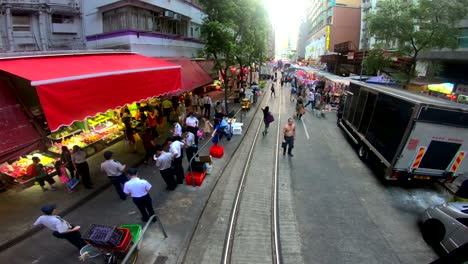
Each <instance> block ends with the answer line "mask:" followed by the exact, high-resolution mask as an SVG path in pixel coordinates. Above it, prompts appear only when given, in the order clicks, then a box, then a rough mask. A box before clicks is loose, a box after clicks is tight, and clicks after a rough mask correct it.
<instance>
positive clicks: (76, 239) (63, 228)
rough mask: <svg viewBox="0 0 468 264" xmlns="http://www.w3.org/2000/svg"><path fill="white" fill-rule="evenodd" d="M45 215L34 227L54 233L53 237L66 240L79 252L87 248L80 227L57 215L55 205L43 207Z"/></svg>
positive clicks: (40, 217) (38, 219)
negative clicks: (43, 228)
mask: <svg viewBox="0 0 468 264" xmlns="http://www.w3.org/2000/svg"><path fill="white" fill-rule="evenodd" d="M41 211H42V212H43V213H44V215H41V216H39V218H37V220H36V222H34V225H35V226H36V225H43V226H45V227H47V228H48V229H50V230H52V231H54V232H53V233H52V235H53V236H54V237H56V238H60V239H66V240H68V242H70V243H71V244H72V245H74V246H75V247H76V248H77V249H78V250H80V249H81V248H83V247H84V246H86V242H85V241H84V240H83V239H82V238H81V233H80V226H74V225H72V224H70V223H69V222H67V221H65V220H64V219H62V218H61V217H60V216H58V215H57V209H56V207H55V205H53V204H46V205H44V206H42V207H41Z"/></svg>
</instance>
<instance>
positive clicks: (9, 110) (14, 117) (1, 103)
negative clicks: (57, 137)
mask: <svg viewBox="0 0 468 264" xmlns="http://www.w3.org/2000/svg"><path fill="white" fill-rule="evenodd" d="M10 88H11V87H9V85H8V84H7V83H6V82H5V81H4V80H3V79H0V124H1V125H0V138H1V139H2V140H0V163H3V162H4V161H7V160H11V159H14V158H17V157H19V156H21V155H23V154H26V153H29V152H31V151H33V150H35V149H38V148H39V147H40V145H41V142H40V140H41V136H40V135H39V132H38V131H37V130H36V129H35V128H34V126H33V125H32V123H31V122H30V120H29V119H28V117H27V116H26V113H25V112H24V111H23V109H22V108H21V106H20V105H19V104H18V102H17V101H16V98H15V96H14V95H13V94H12V92H11V91H12V90H11V89H10Z"/></svg>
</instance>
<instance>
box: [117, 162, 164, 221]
mask: <svg viewBox="0 0 468 264" xmlns="http://www.w3.org/2000/svg"><path fill="white" fill-rule="evenodd" d="M127 173H128V177H130V180H128V181H127V182H125V184H124V188H123V191H124V193H125V194H127V195H130V196H131V197H132V200H133V203H134V204H135V205H136V207H137V208H138V210H140V213H141V221H143V222H148V220H149V219H150V217H151V216H153V215H154V210H153V200H152V199H151V196H150V195H149V193H148V192H149V190H151V187H152V186H151V184H150V183H149V182H148V181H147V180H145V179H141V178H139V177H138V170H137V169H135V168H130V169H128V172H127ZM153 222H156V218H153Z"/></svg>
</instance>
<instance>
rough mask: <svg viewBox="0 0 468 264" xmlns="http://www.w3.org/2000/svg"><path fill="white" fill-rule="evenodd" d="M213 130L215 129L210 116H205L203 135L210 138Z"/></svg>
mask: <svg viewBox="0 0 468 264" xmlns="http://www.w3.org/2000/svg"><path fill="white" fill-rule="evenodd" d="M212 131H213V124H211V122H210V120H208V118H205V117H204V118H203V137H204V138H209V137H210V135H211V132H212Z"/></svg>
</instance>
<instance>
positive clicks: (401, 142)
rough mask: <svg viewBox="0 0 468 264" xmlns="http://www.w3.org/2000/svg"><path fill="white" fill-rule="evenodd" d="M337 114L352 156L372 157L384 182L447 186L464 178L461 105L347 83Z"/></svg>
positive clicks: (467, 115)
mask: <svg viewBox="0 0 468 264" xmlns="http://www.w3.org/2000/svg"><path fill="white" fill-rule="evenodd" d="M337 115H338V126H340V127H341V128H342V129H343V130H344V131H345V132H346V133H347V134H348V135H349V137H350V138H351V140H352V141H353V142H354V143H355V144H356V145H357V151H358V156H359V157H360V158H361V159H362V160H365V161H367V160H369V158H370V157H371V156H372V155H373V157H376V158H377V160H378V161H380V162H381V163H382V164H383V165H384V166H385V167H386V170H385V177H386V179H389V180H405V181H406V180H412V179H418V180H435V179H446V180H448V181H453V180H454V179H455V178H456V177H457V176H459V175H462V174H463V173H467V169H468V159H465V156H466V155H468V153H467V151H468V106H466V105H463V104H458V103H454V102H450V101H448V100H443V99H439V98H436V97H432V96H427V95H423V94H418V93H414V92H410V91H407V90H403V89H398V88H391V87H386V86H380V85H374V84H367V83H363V82H360V81H351V83H350V86H349V91H346V92H345V93H344V95H343V97H342V101H341V104H340V107H339V110H338V114H337Z"/></svg>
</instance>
